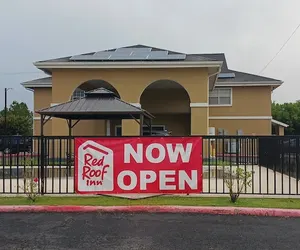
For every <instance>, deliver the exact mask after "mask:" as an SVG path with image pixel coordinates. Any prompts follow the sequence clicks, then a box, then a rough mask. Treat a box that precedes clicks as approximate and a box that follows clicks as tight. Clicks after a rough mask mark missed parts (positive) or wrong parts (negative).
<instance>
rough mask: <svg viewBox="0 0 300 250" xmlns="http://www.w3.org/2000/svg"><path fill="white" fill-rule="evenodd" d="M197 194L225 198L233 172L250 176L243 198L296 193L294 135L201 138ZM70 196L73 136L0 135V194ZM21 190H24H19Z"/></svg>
mask: <svg viewBox="0 0 300 250" xmlns="http://www.w3.org/2000/svg"><path fill="white" fill-rule="evenodd" d="M202 138H203V193H208V194H209V193H213V194H226V193H228V192H229V190H228V187H227V185H226V180H228V178H234V173H235V171H236V169H237V168H241V169H243V170H245V171H247V172H249V173H251V185H250V186H249V187H247V188H246V189H244V190H243V192H244V193H245V194H269V195H272V194H274V195H275V194H276V195H298V194H299V187H300V186H299V174H300V170H299V152H300V137H298V136H203V137H202ZM28 176H30V177H33V178H37V182H38V190H39V192H40V193H45V194H72V193H74V137H52V136H51V137H47V136H44V137H22V136H12V137H0V193H7V194H9V193H10V194H21V193H25V190H26V188H25V186H26V185H25V184H26V178H27V177H28ZM24 189H25V190H24Z"/></svg>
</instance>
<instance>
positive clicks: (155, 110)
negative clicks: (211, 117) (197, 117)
mask: <svg viewBox="0 0 300 250" xmlns="http://www.w3.org/2000/svg"><path fill="white" fill-rule="evenodd" d="M141 105H142V108H143V109H145V110H147V111H148V112H150V113H151V114H155V116H156V114H172V113H173V114H174V113H176V114H182V113H190V112H191V110H190V100H189V96H188V94H187V93H186V91H185V90H184V89H183V88H180V89H146V90H145V91H144V93H143V95H142V98H141ZM189 120H190V118H189Z"/></svg>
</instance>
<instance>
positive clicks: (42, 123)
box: [40, 115, 45, 195]
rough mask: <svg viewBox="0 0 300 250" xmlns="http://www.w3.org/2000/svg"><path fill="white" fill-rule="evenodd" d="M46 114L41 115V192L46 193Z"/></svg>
mask: <svg viewBox="0 0 300 250" xmlns="http://www.w3.org/2000/svg"><path fill="white" fill-rule="evenodd" d="M44 119H45V117H44V115H41V154H40V155H41V194H42V195H44V193H45V192H44V179H45V173H44V165H45V144H44Z"/></svg>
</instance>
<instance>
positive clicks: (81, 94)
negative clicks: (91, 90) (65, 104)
mask: <svg viewBox="0 0 300 250" xmlns="http://www.w3.org/2000/svg"><path fill="white" fill-rule="evenodd" d="M84 97H85V91H84V90H82V89H80V88H77V89H75V91H74V92H73V95H72V97H71V101H75V100H78V99H81V98H84Z"/></svg>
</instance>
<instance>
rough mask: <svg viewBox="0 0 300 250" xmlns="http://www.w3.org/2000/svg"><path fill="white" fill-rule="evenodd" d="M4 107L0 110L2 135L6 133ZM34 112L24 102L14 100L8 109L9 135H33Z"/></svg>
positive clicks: (0, 131) (0, 132) (0, 133)
mask: <svg viewBox="0 0 300 250" xmlns="http://www.w3.org/2000/svg"><path fill="white" fill-rule="evenodd" d="M4 113H5V112H4V109H3V110H2V111H1V112H0V135H4V133H5V131H4V129H5V124H4ZM32 126H33V114H32V112H31V111H30V110H29V109H28V106H27V104H26V103H24V102H20V103H19V102H17V101H14V102H13V103H12V104H11V105H10V107H9V108H8V110H7V135H17V134H19V135H32V130H33V127H32Z"/></svg>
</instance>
